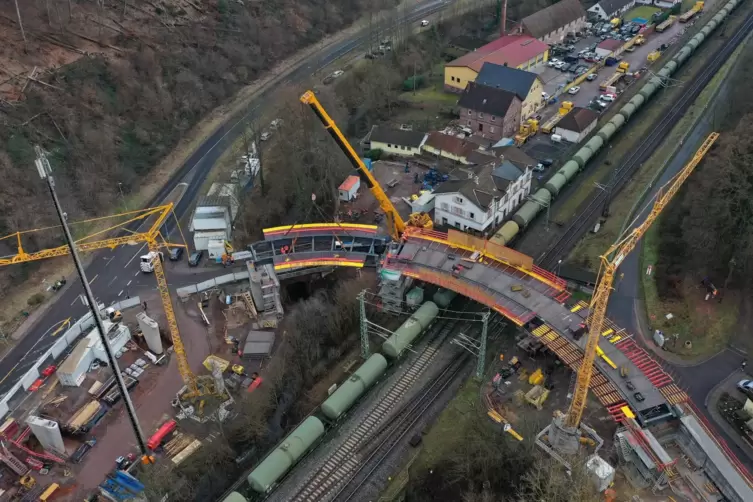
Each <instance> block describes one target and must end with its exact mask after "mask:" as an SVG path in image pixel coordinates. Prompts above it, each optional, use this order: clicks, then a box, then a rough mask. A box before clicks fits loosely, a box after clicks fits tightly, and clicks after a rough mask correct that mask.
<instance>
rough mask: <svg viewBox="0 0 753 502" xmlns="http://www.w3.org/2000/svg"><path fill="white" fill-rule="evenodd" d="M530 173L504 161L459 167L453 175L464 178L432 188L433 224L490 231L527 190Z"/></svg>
mask: <svg viewBox="0 0 753 502" xmlns="http://www.w3.org/2000/svg"><path fill="white" fill-rule="evenodd" d="M531 173H532V171H531V170H530V169H527V168H526V169H524V170H521V169H520V168H518V167H517V166H516V165H515V164H513V163H511V162H509V161H506V160H503V161H502V162H500V163H499V164H495V163H491V164H487V165H486V166H483V167H482V168H480V169H478V170H471V169H459V170H458V171H457V172H456V174H455V175H456V176H457V177H460V176H462V175H463V174H465V176H466V177H465V179H457V180H450V181H446V182H444V183H442V184H441V185H439V187H437V189H436V190H435V191H434V223H435V224H437V225H444V226H452V227H455V228H457V229H459V230H463V231H473V232H476V233H480V234H487V235H488V234H490V233H491V232H492V231H493V230H494V228H495V227H497V226H498V225H500V224H501V223H502V222H503V221H504V220H505V218H506V217H507V216H509V215H510V214H512V212H513V211H514V210H515V209H516V208H517V207H518V205H520V203H521V202H522V201H523V200H524V199H525V197H526V196H527V195H528V194H529V193H530V191H531Z"/></svg>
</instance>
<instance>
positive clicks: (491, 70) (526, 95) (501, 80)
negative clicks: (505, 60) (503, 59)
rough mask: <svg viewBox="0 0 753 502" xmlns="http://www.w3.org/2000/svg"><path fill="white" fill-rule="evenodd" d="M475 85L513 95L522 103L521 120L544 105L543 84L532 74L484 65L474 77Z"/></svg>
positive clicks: (504, 67) (491, 64)
mask: <svg viewBox="0 0 753 502" xmlns="http://www.w3.org/2000/svg"><path fill="white" fill-rule="evenodd" d="M475 82H476V83H477V84H481V85H485V86H488V87H494V88H496V89H502V90H505V91H509V92H512V93H514V94H515V95H516V96H518V98H519V99H520V100H521V101H522V104H521V119H524V118H528V117H530V116H531V115H534V114H535V113H536V111H537V110H538V109H540V108H541V107H543V106H544V105H545V104H546V103H545V101H544V98H543V95H542V93H543V92H544V83H543V82H542V81H541V78H539V76H538V75H537V74H535V73H533V72H530V71H525V70H519V69H517V68H511V67H509V66H502V65H498V64H494V63H484V66H482V67H481V71H480V72H479V74H478V76H477V77H476V80H475Z"/></svg>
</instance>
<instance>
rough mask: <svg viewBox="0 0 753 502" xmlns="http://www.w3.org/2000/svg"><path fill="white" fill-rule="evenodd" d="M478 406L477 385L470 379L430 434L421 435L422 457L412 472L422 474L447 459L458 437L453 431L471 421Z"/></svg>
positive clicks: (420, 455)
mask: <svg viewBox="0 0 753 502" xmlns="http://www.w3.org/2000/svg"><path fill="white" fill-rule="evenodd" d="M478 403H479V384H478V382H476V381H475V380H474V379H473V378H469V379H468V380H467V381H466V382H465V383H464V384H463V386H462V387H460V389H459V390H458V393H457V395H456V396H455V398H454V399H453V400H452V401H450V404H448V405H447V408H445V410H444V411H443V412H442V414H441V415H440V416H439V418H438V419H437V421H436V423H435V424H434V425H433V426H432V427H431V429H429V432H428V433H427V434H426V435H424V437H423V442H422V443H423V445H422V447H421V453H420V454H419V455H418V458H416V460H415V462H413V465H412V467H411V469H412V470H414V471H417V472H424V471H425V470H427V469H430V468H432V467H434V466H435V465H437V464H439V463H440V462H441V461H442V459H443V458H446V456H447V455H448V453H449V452H450V451H452V450H453V449H454V448H455V446H456V444H457V440H458V437H457V436H456V434H455V431H457V430H459V429H462V428H463V426H464V425H463V424H465V423H466V422H467V421H468V420H469V419H471V418H472V417H473V413H475V412H476V411H477V410H478Z"/></svg>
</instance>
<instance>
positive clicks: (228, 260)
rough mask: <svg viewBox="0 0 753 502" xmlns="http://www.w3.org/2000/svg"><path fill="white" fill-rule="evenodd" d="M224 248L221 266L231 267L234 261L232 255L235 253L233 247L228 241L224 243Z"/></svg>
mask: <svg viewBox="0 0 753 502" xmlns="http://www.w3.org/2000/svg"><path fill="white" fill-rule="evenodd" d="M224 246H225V253H224V254H223V255H222V264H223V265H231V264H233V262H235V260H234V259H233V253H234V252H235V249H233V245H232V244H230V242H229V241H227V240H226V241H225V242H224Z"/></svg>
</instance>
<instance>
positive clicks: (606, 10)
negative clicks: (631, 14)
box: [588, 0, 635, 21]
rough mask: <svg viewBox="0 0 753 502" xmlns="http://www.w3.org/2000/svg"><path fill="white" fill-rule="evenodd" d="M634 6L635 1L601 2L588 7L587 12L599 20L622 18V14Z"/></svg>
mask: <svg viewBox="0 0 753 502" xmlns="http://www.w3.org/2000/svg"><path fill="white" fill-rule="evenodd" d="M634 6H635V0H601V2H599V3H597V4H596V5H594V6H592V7H589V9H588V12H589V13H591V14H593V15H594V16H596V17H598V18H599V19H601V20H604V21H606V20H609V19H614V18H616V17H622V15H623V14H624V13H626V12H627V11H629V10H630V9H632V8H633V7H634Z"/></svg>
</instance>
